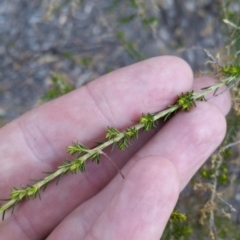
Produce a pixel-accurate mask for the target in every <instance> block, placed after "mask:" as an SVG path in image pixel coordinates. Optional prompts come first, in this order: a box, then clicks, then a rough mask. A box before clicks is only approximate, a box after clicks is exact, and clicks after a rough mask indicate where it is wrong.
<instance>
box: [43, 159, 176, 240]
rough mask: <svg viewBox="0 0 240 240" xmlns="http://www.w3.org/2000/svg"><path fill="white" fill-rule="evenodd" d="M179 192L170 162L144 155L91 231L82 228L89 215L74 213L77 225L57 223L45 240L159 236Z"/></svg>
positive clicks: (73, 217) (157, 237) (73, 216)
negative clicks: (83, 216) (84, 216)
mask: <svg viewBox="0 0 240 240" xmlns="http://www.w3.org/2000/svg"><path fill="white" fill-rule="evenodd" d="M178 195H179V178H178V173H177V171H176V169H175V167H174V166H173V165H172V163H171V162H170V161H168V160H166V159H163V158H161V157H151V156H149V157H146V158H143V159H141V160H139V161H138V162H137V163H136V164H135V166H134V167H133V168H131V169H130V171H129V172H128V174H127V175H126V179H125V180H124V181H122V183H121V184H120V185H119V187H118V189H117V191H116V193H115V194H114V196H113V197H112V199H111V200H110V202H109V203H108V205H107V206H106V208H105V209H104V211H103V212H102V213H101V214H100V216H98V218H97V220H96V221H95V223H94V225H93V226H92V228H91V229H90V230H89V229H84V226H86V225H87V224H86V221H87V220H88V219H89V216H86V217H87V218H86V219H83V218H80V219H79V215H78V214H77V213H76V212H75V214H73V215H72V219H71V221H72V223H73V219H74V220H75V221H74V223H76V222H78V227H77V228H76V225H75V224H68V225H64V224H63V225H60V226H59V228H58V231H54V232H53V233H52V234H51V235H50V236H49V237H48V238H47V240H54V239H59V238H61V239H62V240H64V239H69V238H70V237H71V239H72V240H74V239H76V240H77V239H106V240H107V239H116V240H118V239H132V240H134V239H137V240H141V239H159V237H160V236H161V234H162V232H163V230H164V228H165V226H166V223H167V221H168V219H169V216H170V214H171V212H172V210H173V208H174V206H175V204H176V201H177V199H178ZM88 207H90V206H88ZM89 213H93V212H92V210H91V209H89ZM92 219H94V218H92Z"/></svg>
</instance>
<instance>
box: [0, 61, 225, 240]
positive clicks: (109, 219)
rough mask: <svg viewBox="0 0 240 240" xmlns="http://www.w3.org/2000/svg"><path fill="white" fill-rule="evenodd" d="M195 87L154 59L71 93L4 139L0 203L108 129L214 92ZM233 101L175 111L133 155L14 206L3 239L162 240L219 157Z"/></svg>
mask: <svg viewBox="0 0 240 240" xmlns="http://www.w3.org/2000/svg"><path fill="white" fill-rule="evenodd" d="M213 83H214V79H212V78H209V77H200V78H197V79H195V80H193V74H192V71H191V70H190V68H189V66H188V65H187V64H186V63H185V62H184V61H183V60H181V59H179V58H176V57H170V56H165V57H157V58H152V59H149V60H146V61H143V62H140V63H137V64H134V65H132V66H128V67H125V68H122V69H120V70H117V71H114V72H112V73H110V74H107V75H105V76H103V77H101V78H99V79H98V80H95V81H93V82H91V83H89V84H88V85H86V86H84V87H82V88H80V89H77V90H75V91H73V92H71V93H70V94H67V95H65V96H63V97H61V98H58V99H56V100H54V101H51V102H49V103H47V104H44V105H42V106H41V107H39V108H36V109H34V110H32V111H30V112H28V113H26V114H24V115H23V116H22V117H20V118H18V119H16V120H15V121H13V122H11V123H9V124H7V125H6V126H5V127H3V128H2V129H1V130H0V166H1V168H0V195H1V196H0V197H2V198H3V197H5V198H6V197H7V196H8V195H9V192H10V189H11V188H13V187H20V184H23V185H26V184H28V183H29V179H33V178H34V179H36V178H41V177H42V176H43V174H42V173H41V172H43V171H51V170H54V169H56V168H57V166H59V165H60V164H61V162H62V161H63V160H64V159H65V158H67V157H68V158H69V156H67V154H66V146H68V145H70V144H71V142H72V141H74V142H75V141H79V142H81V143H82V144H84V145H87V146H88V147H92V146H93V145H94V141H101V140H102V139H104V133H105V129H106V128H107V126H111V127H115V128H117V129H120V130H122V129H125V128H126V127H129V126H131V125H132V124H133V121H135V120H137V119H139V117H140V116H141V114H142V113H148V112H157V111H159V110H162V109H165V108H166V107H167V106H168V105H170V104H173V103H174V102H175V100H176V97H177V95H181V93H184V92H187V91H190V90H191V89H194V90H200V89H201V88H202V87H206V86H209V85H212V84H213ZM229 109H230V98H229V93H224V94H222V95H220V96H219V97H217V98H212V99H211V100H210V101H209V102H198V103H197V107H196V108H192V109H191V110H190V112H189V113H186V112H179V113H177V114H176V115H175V116H173V117H172V118H171V119H170V120H169V121H168V122H166V123H161V124H159V126H158V127H157V128H156V129H155V130H152V131H150V132H143V133H141V134H140V135H139V139H138V140H136V141H133V142H132V146H131V147H129V148H128V149H127V150H125V151H123V152H121V151H119V150H117V149H115V150H114V151H113V152H112V153H111V150H110V149H108V150H107V151H106V154H107V155H108V156H109V157H110V158H111V159H112V160H113V161H114V162H115V163H116V164H117V165H118V166H119V167H120V168H122V172H123V174H124V176H125V179H124V180H123V179H122V178H121V176H120V175H119V174H117V171H116V169H115V167H114V166H113V165H112V164H111V162H109V161H108V159H107V158H106V157H105V156H102V157H101V162H100V165H96V164H95V163H89V164H87V172H86V173H80V174H77V175H71V176H65V177H64V178H63V179H62V180H61V182H60V183H59V185H58V186H55V184H54V183H53V184H50V186H48V188H47V190H46V192H44V193H43V194H42V200H37V199H36V200H34V201H24V202H22V203H19V205H18V206H17V208H16V210H15V212H14V214H13V215H10V213H7V214H6V217H5V218H6V219H5V221H4V222H0V239H4V240H5V239H6V240H15V239H18V240H28V239H29V240H35V239H36V240H37V239H45V238H46V239H47V240H58V239H61V240H65V239H67V240H68V239H71V240H74V239H78V240H79V239H100V240H107V239H111V240H113V239H114V240H117V239H131V240H134V239H137V240H141V239H144V240H145V239H159V237H160V236H161V234H162V232H163V230H164V228H165V225H166V223H167V221H168V218H169V216H170V214H171V212H172V211H173V208H174V206H175V204H176V201H177V199H178V196H179V193H180V191H181V190H182V189H183V188H184V186H185V185H186V184H187V182H188V181H189V180H190V178H191V177H192V176H193V174H194V173H195V172H196V171H197V169H198V168H199V167H200V166H201V165H202V163H203V162H204V161H205V160H206V159H207V158H208V156H209V155H210V154H211V153H212V152H213V151H214V150H215V149H216V147H217V146H218V145H219V144H220V142H221V141H222V139H223V137H224V134H225V118H224V115H225V114H226V113H227V112H228V111H229Z"/></svg>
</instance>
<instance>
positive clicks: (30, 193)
mask: <svg viewBox="0 0 240 240" xmlns="http://www.w3.org/2000/svg"><path fill="white" fill-rule="evenodd" d="M236 78H237V77H233V76H230V77H227V78H225V79H223V80H221V81H219V82H217V83H216V84H214V85H212V86H209V87H206V88H204V89H202V91H200V92H199V93H195V92H193V91H192V92H190V93H187V94H183V95H182V96H180V97H179V98H178V100H177V101H176V103H175V104H174V105H171V106H169V107H168V108H167V109H165V110H163V111H160V112H158V113H154V114H149V115H150V117H152V121H153V122H152V123H151V124H150V125H148V126H146V125H145V123H142V122H141V121H139V123H137V124H136V125H134V126H133V127H131V128H129V129H133V128H134V129H135V130H137V131H139V130H140V129H142V128H143V129H145V130H146V131H148V130H151V128H152V127H154V122H157V121H158V120H159V119H163V120H166V119H167V118H169V116H170V115H172V114H173V113H176V112H177V111H178V110H185V111H188V110H189V108H190V107H192V106H193V105H195V103H194V101H196V100H203V99H204V98H205V96H206V95H207V94H208V93H210V92H214V94H215V93H216V91H217V90H218V89H219V88H220V87H222V86H224V85H226V86H229V85H231V84H233V81H235V80H236ZM235 82H236V81H235ZM146 116H147V115H146ZM146 116H143V117H142V118H140V120H141V119H143V118H144V117H145V119H147V117H146ZM148 117H149V116H148ZM149 126H150V127H149ZM112 129H113V128H112ZM126 132H127V130H125V131H123V132H118V131H117V130H116V131H115V132H114V133H115V134H117V136H116V137H114V138H112V139H107V140H106V141H105V142H103V143H101V144H100V145H98V146H96V147H95V148H92V149H88V148H86V147H84V146H83V145H80V144H76V145H75V146H70V148H71V147H72V149H74V153H73V155H74V154H75V156H76V152H77V153H78V151H79V153H78V154H77V158H76V159H75V160H73V161H71V162H64V163H63V164H62V165H60V166H59V167H58V169H57V170H56V171H54V172H52V173H50V175H48V176H46V177H45V178H43V179H41V180H39V182H37V183H36V184H34V185H28V186H26V187H23V188H22V189H16V188H13V189H12V191H11V194H10V199H8V200H7V201H8V202H7V203H6V204H4V205H2V206H0V212H2V213H3V218H4V214H5V211H6V210H7V209H9V208H10V207H12V206H15V205H16V204H17V203H18V202H20V201H21V200H23V199H29V198H36V197H37V196H39V197H40V190H41V189H43V191H44V190H45V188H46V186H47V185H48V183H50V182H51V181H52V180H54V179H56V178H59V179H60V178H61V176H62V175H63V174H66V173H68V172H72V173H77V172H78V171H79V170H80V171H81V172H83V171H85V163H86V161H87V159H92V160H93V161H96V162H97V163H99V158H100V154H103V152H102V150H103V149H105V148H106V147H108V146H110V145H113V144H116V143H119V142H120V141H122V140H124V139H125V140H126V143H125V145H123V148H122V149H121V150H124V149H125V147H128V140H129V139H130V138H131V137H127V135H126ZM106 138H107V137H106ZM135 138H137V137H136V136H135Z"/></svg>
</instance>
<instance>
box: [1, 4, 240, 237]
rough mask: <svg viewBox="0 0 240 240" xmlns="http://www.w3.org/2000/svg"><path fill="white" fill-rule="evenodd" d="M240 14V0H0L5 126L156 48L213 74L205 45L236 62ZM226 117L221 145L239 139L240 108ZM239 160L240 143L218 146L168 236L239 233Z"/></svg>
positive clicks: (153, 53) (183, 198) (181, 203)
mask: <svg viewBox="0 0 240 240" xmlns="http://www.w3.org/2000/svg"><path fill="white" fill-rule="evenodd" d="M239 16H240V3H239V1H238V0H236V1H235V0H231V1H221V0H199V1H193V0H148V1H146V0H128V1H126V0H108V1H106V0H98V1H93V0H41V1H40V0H32V1H28V0H11V1H9V0H1V1H0V59H1V61H0V126H3V125H4V124H6V123H7V122H9V121H11V120H13V119H15V118H16V117H18V116H20V115H21V114H23V113H24V112H26V111H27V110H29V109H31V108H33V107H36V106H38V105H39V104H41V103H43V102H44V101H49V100H51V99H54V98H56V97H58V96H60V95H63V94H65V93H67V92H69V91H71V90H73V89H75V88H77V87H80V86H82V85H84V84H86V83H88V82H89V81H91V80H93V79H95V78H97V77H98V76H101V75H103V74H105V73H107V72H109V71H113V70H115V69H118V68H120V67H123V66H126V65H130V64H132V63H135V62H138V61H141V60H143V59H147V58H150V57H154V56H159V55H166V54H168V55H176V56H179V57H182V58H184V59H185V60H186V61H187V62H188V63H189V64H190V66H191V67H192V68H193V70H194V73H195V74H196V75H199V74H206V73H208V74H209V73H210V74H214V73H212V68H210V67H209V65H206V64H205V63H206V61H207V60H208V59H207V55H206V53H205V52H204V49H207V50H208V51H209V52H210V53H211V54H212V55H213V56H216V58H217V59H219V61H220V62H221V63H222V64H224V65H225V64H239V55H240V54H238V51H240V40H239V39H240V30H239V29H238V26H240V18H239ZM234 94H235V95H234V96H235V97H236V99H237V98H238V96H239V94H238V86H237V87H236V88H235V90H234ZM236 101H237V100H236ZM228 126H229V133H228V135H227V137H226V139H225V141H224V143H223V146H225V145H227V144H229V143H231V142H234V141H235V139H238V138H237V136H238V132H239V131H238V130H239V129H240V121H239V120H238V116H236V112H234V111H233V112H232V113H231V114H230V115H229V118H228ZM224 144H225V145H224ZM239 169H240V167H239V159H238V147H237V146H235V147H234V148H231V149H229V148H228V149H226V150H224V151H221V152H219V151H218V152H216V153H215V154H214V155H213V156H212V157H211V159H210V160H209V161H208V163H207V164H205V165H204V166H203V167H202V169H201V170H200V171H199V172H198V173H197V174H196V176H195V177H194V179H193V180H192V181H191V183H190V184H189V185H188V186H187V187H186V189H185V191H184V192H183V193H182V194H181V197H180V200H179V202H178V204H177V206H176V211H177V212H176V214H175V215H173V216H172V218H171V220H170V221H169V223H168V226H167V228H166V231H165V233H164V236H163V237H162V239H199V240H201V239H240V228H239V223H240V207H239V205H240V185H239V182H240V181H239V180H240V178H239V176H240V171H239ZM178 212H181V213H183V214H178ZM184 214H186V216H187V218H186V217H184V216H185V215H184ZM159 217H161V216H159Z"/></svg>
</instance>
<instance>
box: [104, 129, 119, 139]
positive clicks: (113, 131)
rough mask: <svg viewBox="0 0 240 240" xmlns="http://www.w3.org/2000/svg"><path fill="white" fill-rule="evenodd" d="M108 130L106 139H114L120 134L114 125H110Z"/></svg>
mask: <svg viewBox="0 0 240 240" xmlns="http://www.w3.org/2000/svg"><path fill="white" fill-rule="evenodd" d="M106 132H107V134H106V139H108V140H114V139H115V138H117V137H118V136H119V134H120V132H119V131H118V130H117V129H116V128H113V127H108V128H107V131H106Z"/></svg>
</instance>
